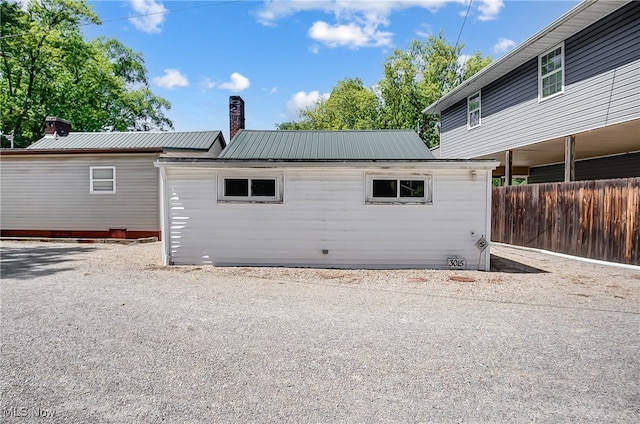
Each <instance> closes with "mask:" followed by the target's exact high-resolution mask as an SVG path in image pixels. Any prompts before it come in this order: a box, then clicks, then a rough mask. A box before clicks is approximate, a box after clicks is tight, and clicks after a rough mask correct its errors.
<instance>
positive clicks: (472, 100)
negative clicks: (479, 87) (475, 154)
mask: <svg viewBox="0 0 640 424" xmlns="http://www.w3.org/2000/svg"><path fill="white" fill-rule="evenodd" d="M480 119H481V99H480V92H479V91H478V92H476V93H474V94H472V95H471V96H469V97H467V128H468V129H471V128H475V127H479V126H480Z"/></svg>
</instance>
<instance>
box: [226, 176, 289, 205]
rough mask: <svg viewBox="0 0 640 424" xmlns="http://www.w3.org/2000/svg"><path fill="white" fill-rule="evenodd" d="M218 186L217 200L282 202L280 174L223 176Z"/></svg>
mask: <svg viewBox="0 0 640 424" xmlns="http://www.w3.org/2000/svg"><path fill="white" fill-rule="evenodd" d="M220 181H221V183H220V186H219V187H218V193H219V195H218V201H221V202H250V203H268V202H271V203H280V202H282V176H280V175H278V176H268V177H256V178H248V177H247V178H245V177H235V176H229V177H223V178H221V179H220Z"/></svg>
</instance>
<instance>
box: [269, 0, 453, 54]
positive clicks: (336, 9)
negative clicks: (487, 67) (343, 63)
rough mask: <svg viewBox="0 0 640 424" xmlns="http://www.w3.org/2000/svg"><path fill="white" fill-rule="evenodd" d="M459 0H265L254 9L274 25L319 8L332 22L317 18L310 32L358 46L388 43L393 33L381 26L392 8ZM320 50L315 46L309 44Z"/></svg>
mask: <svg viewBox="0 0 640 424" xmlns="http://www.w3.org/2000/svg"><path fill="white" fill-rule="evenodd" d="M458 1H460V0H385V1H345V0H324V1H306V0H293V1H291V0H288V1H278V0H275V1H265V2H264V5H263V8H262V9H261V10H260V11H259V12H258V13H257V18H258V21H259V22H261V23H262V24H264V25H268V26H274V25H275V24H276V22H277V21H278V20H279V19H283V18H286V17H287V16H291V15H294V14H296V13H298V12H303V11H310V10H318V11H322V12H325V13H328V14H333V16H334V17H335V23H327V22H323V21H318V22H316V23H314V24H313V26H312V27H311V28H309V30H308V34H309V36H310V37H311V38H312V39H313V40H315V41H318V42H320V43H322V44H324V45H326V46H329V47H333V48H335V47H348V48H361V47H371V46H376V47H378V46H391V43H392V37H393V33H391V32H387V31H384V30H383V29H382V28H384V27H387V26H389V16H390V15H391V13H392V12H393V11H397V10H403V9H407V8H409V7H420V8H423V9H428V10H432V11H435V10H437V9H438V8H439V7H441V6H442V5H444V4H446V3H448V2H458ZM311 51H312V52H313V53H317V52H318V51H319V49H318V47H317V46H314V47H312V48H311Z"/></svg>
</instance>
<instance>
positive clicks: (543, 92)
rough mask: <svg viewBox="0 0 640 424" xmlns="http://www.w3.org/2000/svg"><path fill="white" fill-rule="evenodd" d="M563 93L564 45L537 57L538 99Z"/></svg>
mask: <svg viewBox="0 0 640 424" xmlns="http://www.w3.org/2000/svg"><path fill="white" fill-rule="evenodd" d="M562 93H564V43H562V44H560V45H558V46H555V47H554V48H552V49H551V50H549V51H546V52H545V53H543V54H541V55H540V56H539V57H538V98H539V100H544V99H547V98H549V97H552V96H556V95H558V94H562Z"/></svg>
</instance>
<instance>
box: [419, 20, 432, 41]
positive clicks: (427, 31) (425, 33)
mask: <svg viewBox="0 0 640 424" xmlns="http://www.w3.org/2000/svg"><path fill="white" fill-rule="evenodd" d="M432 34H433V27H432V26H431V25H430V24H426V23H424V24H422V25H420V28H419V29H418V30H417V31H416V35H417V36H418V37H422V38H429V36H430V35H432Z"/></svg>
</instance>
